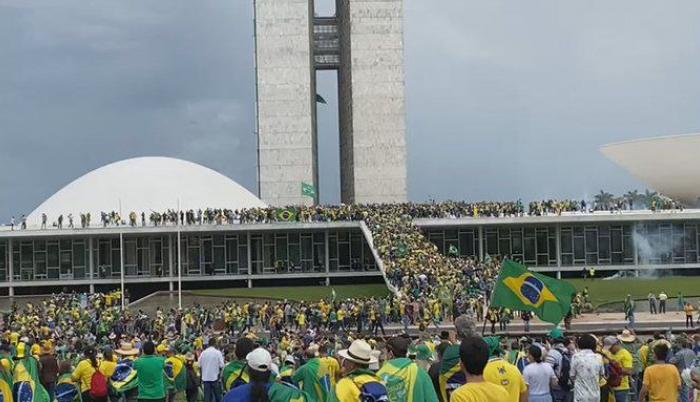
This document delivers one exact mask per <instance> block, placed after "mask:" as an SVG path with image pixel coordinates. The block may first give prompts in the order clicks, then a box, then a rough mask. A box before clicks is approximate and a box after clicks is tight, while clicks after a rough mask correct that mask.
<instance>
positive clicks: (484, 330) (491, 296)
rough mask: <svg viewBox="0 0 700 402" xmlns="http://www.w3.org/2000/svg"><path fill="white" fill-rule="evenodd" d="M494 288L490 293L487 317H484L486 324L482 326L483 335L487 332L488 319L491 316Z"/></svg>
mask: <svg viewBox="0 0 700 402" xmlns="http://www.w3.org/2000/svg"><path fill="white" fill-rule="evenodd" d="M493 293H494V289H491V294H490V295H489V304H488V305H487V306H486V317H484V325H483V326H482V327H481V336H482V337H483V336H484V334H485V333H486V320H487V319H488V318H489V311H490V310H491V301H492V300H493Z"/></svg>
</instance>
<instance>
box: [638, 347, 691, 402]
mask: <svg viewBox="0 0 700 402" xmlns="http://www.w3.org/2000/svg"><path fill="white" fill-rule="evenodd" d="M653 349H654V356H655V359H656V361H655V362H654V364H653V365H651V366H649V367H647V369H646V370H644V379H643V380H642V389H641V391H640V392H639V400H640V401H644V400H646V397H647V395H648V396H649V402H676V401H678V397H679V396H680V395H679V393H680V389H681V377H680V375H679V374H678V369H677V368H676V366H674V365H673V364H666V357H667V356H668V345H667V344H665V343H662V342H659V343H657V344H656V345H654V348H653Z"/></svg>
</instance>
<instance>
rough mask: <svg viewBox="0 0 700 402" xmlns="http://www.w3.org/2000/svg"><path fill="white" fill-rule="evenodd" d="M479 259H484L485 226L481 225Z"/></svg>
mask: <svg viewBox="0 0 700 402" xmlns="http://www.w3.org/2000/svg"><path fill="white" fill-rule="evenodd" d="M479 260H481V261H483V260H484V227H483V226H479Z"/></svg>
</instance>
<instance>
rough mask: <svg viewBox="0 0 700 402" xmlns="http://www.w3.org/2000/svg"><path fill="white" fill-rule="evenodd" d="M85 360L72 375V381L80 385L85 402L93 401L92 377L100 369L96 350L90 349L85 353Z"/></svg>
mask: <svg viewBox="0 0 700 402" xmlns="http://www.w3.org/2000/svg"><path fill="white" fill-rule="evenodd" d="M83 356H84V359H83V360H81V361H80V363H78V365H77V366H75V370H73V374H71V380H72V381H73V382H74V383H79V384H80V393H81V394H82V398H83V400H84V401H91V400H92V398H90V386H91V382H92V375H93V374H95V370H97V368H98V367H99V363H98V362H97V356H96V354H95V349H93V348H92V347H88V348H87V349H85V351H84V352H83Z"/></svg>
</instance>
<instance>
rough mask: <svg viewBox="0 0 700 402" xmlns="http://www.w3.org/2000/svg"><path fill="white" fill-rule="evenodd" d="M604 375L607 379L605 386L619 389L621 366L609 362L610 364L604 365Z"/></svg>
mask: <svg viewBox="0 0 700 402" xmlns="http://www.w3.org/2000/svg"><path fill="white" fill-rule="evenodd" d="M605 375H606V377H607V385H608V387H610V388H615V387H619V386H620V384H622V377H624V374H623V373H622V366H620V363H619V362H617V361H615V360H610V363H608V364H606V365H605Z"/></svg>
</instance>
